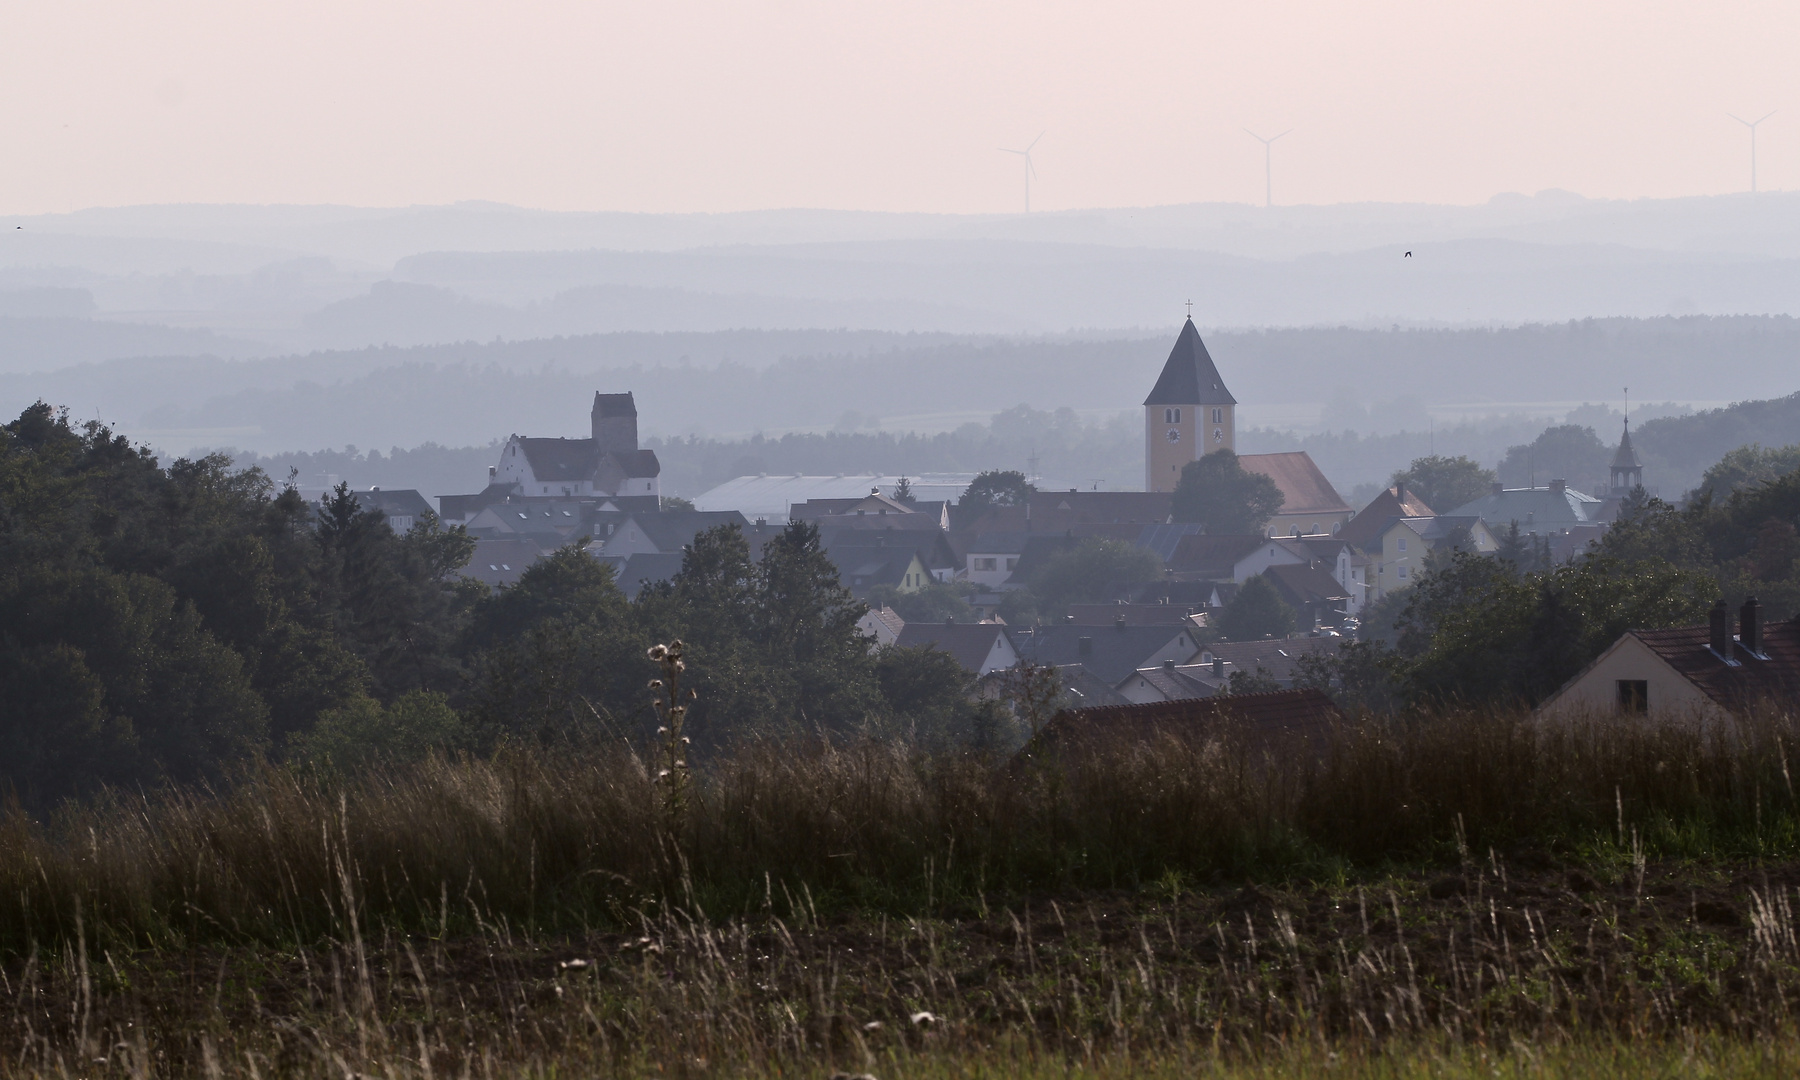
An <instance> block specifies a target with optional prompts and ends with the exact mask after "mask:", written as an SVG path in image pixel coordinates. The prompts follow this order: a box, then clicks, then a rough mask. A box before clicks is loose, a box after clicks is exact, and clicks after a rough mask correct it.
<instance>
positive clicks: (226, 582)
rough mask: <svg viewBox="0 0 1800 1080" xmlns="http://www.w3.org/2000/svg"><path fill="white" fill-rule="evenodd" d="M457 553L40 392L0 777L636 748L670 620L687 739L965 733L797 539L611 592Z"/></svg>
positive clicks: (945, 696)
mask: <svg viewBox="0 0 1800 1080" xmlns="http://www.w3.org/2000/svg"><path fill="white" fill-rule="evenodd" d="M472 549H473V542H472V541H471V540H470V539H469V538H468V536H467V535H466V534H465V533H463V532H462V531H461V530H460V529H451V530H445V529H443V528H441V527H439V525H438V524H437V522H436V521H435V520H431V521H427V522H423V523H420V524H418V525H416V526H415V527H414V528H412V529H411V530H410V531H408V532H407V533H405V534H403V535H400V534H396V533H394V531H393V530H392V529H390V528H389V527H388V525H387V523H386V519H385V518H384V517H382V516H381V515H380V514H379V513H377V512H365V511H363V510H362V509H361V507H360V506H359V504H358V503H357V501H356V499H355V498H354V496H353V495H352V494H351V493H350V492H349V490H348V488H347V487H340V488H339V489H338V490H337V491H335V492H334V493H333V494H332V495H331V496H330V497H329V498H327V499H326V500H325V501H324V502H323V503H322V504H314V503H308V502H307V501H306V500H304V499H302V498H301V497H300V495H299V494H298V493H297V492H296V491H295V490H294V489H292V488H290V487H281V486H278V485H276V484H275V483H273V482H272V481H271V480H270V479H269V478H268V477H267V476H266V475H265V474H263V473H261V472H259V471H256V470H238V469H235V468H234V467H233V465H232V463H231V461H230V460H229V459H227V458H225V457H223V456H217V455H215V456H211V457H207V458H203V459H200V460H197V461H186V460H183V461H177V462H175V463H173V464H172V465H170V466H168V467H166V468H164V467H161V466H159V465H158V463H157V461H156V460H155V458H154V457H153V456H152V455H151V454H150V453H149V452H148V451H147V450H144V449H142V448H136V447H133V446H131V445H130V444H129V442H128V441H127V440H125V439H124V438H122V437H119V436H116V435H114V434H113V433H112V432H110V431H109V430H107V429H106V428H105V427H103V426H101V425H99V424H94V423H90V424H87V425H85V426H83V427H79V428H78V427H75V426H73V425H71V424H70V422H69V421H68V419H67V417H66V416H62V415H58V414H56V413H55V412H54V411H53V410H51V409H50V408H49V407H48V406H45V405H42V404H38V405H35V406H32V407H31V408H28V409H26V410H25V411H24V413H23V414H21V415H20V417H19V418H18V419H17V420H16V421H14V422H12V423H10V424H7V425H5V426H4V427H0V783H4V784H6V785H8V786H9V787H10V789H11V791H12V792H13V793H14V794H15V795H17V796H18V797H19V798H20V799H21V800H23V801H24V802H25V803H27V804H28V805H33V806H44V805H47V804H49V803H50V802H51V801H54V800H55V799H58V798H61V797H65V796H69V795H77V794H81V793H84V792H89V791H92V790H94V789H96V788H98V787H100V786H102V785H116V786H127V787H143V786H152V785H156V784H160V783H165V782H169V783H183V784H192V783H206V784H218V783H223V782H226V781H228V780H229V779H230V778H231V777H232V776H233V775H234V774H235V773H236V772H237V771H238V770H240V769H241V768H243V767H244V766H246V765H248V764H250V763H251V762H254V761H256V760H258V759H261V758H276V759H287V760H299V761H307V760H310V761H318V762H323V763H331V762H345V761H351V760H362V759H364V758H366V757H368V756H369V755H372V754H388V755H400V756H406V755H416V754H419V753H422V752H424V750H425V749H427V748H429V747H433V746H437V747H449V748H461V749H469V750H475V751H487V750H492V749H493V748H495V747H497V746H499V745H501V744H503V743H505V742H507V741H509V740H520V739H529V740H537V741H552V742H554V741H556V740H577V741H579V740H582V739H588V738H593V737H596V736H597V735H600V734H607V735H612V736H619V737H635V736H636V735H639V734H641V733H642V732H643V729H644V728H645V727H646V726H653V722H652V719H651V712H650V708H649V701H650V697H649V693H648V691H647V690H646V689H645V684H646V681H647V680H648V679H649V678H650V677H651V676H652V675H653V674H654V667H653V665H651V664H649V663H648V662H647V661H646V659H645V650H646V648H647V647H648V646H649V645H650V644H651V643H653V642H657V641H666V640H669V639H672V638H677V637H685V638H687V639H689V640H690V641H691V645H690V656H691V657H692V658H693V660H694V661H695V663H696V667H697V672H698V674H697V679H696V681H695V682H694V683H693V684H692V685H694V686H695V688H697V689H698V690H699V693H700V699H699V701H698V702H697V704H696V708H695V712H694V714H693V720H694V723H693V725H692V728H691V730H692V733H693V735H694V737H695V740H696V742H697V743H699V744H700V746H701V748H702V749H703V750H704V749H705V748H706V747H707V746H708V745H717V744H719V743H722V742H727V741H730V740H731V739H733V738H734V737H736V736H738V735H741V734H750V733H755V734H796V735H797V734H802V733H814V734H816V733H818V732H821V731H834V730H835V731H861V730H882V729H898V728H902V727H904V728H907V729H911V730H917V731H919V732H921V733H922V734H925V735H926V736H928V737H931V736H934V735H944V736H946V737H948V733H951V732H953V731H957V732H962V733H963V734H967V733H968V732H973V731H977V730H978V729H980V726H981V724H983V723H986V722H989V721H990V720H991V719H992V718H991V716H987V715H986V714H982V713H981V711H980V710H979V709H978V708H977V707H976V706H975V705H974V704H973V703H972V702H971V700H970V698H969V695H968V693H967V690H968V686H967V681H966V679H965V677H964V676H963V674H962V672H961V670H960V669H959V668H957V666H956V665H955V663H954V662H952V661H951V660H950V659H949V658H948V657H947V656H944V655H943V654H923V653H918V652H910V651H903V650H889V651H885V652H882V653H880V654H871V653H870V652H869V649H868V643H867V640H866V639H865V638H863V637H862V636H861V635H860V634H859V633H858V632H857V631H856V629H855V623H856V620H857V618H859V617H860V616H861V614H862V611H863V607H862V605H861V604H860V603H858V602H857V601H855V600H854V599H852V598H851V597H850V595H849V594H848V592H846V591H845V590H844V589H843V588H842V587H841V586H840V585H839V584H838V575H837V571H836V569H835V568H834V567H833V566H832V565H831V563H830V562H829V560H827V559H826V557H825V555H824V553H823V552H822V551H821V550H820V547H819V543H818V536H817V533H816V531H815V530H813V529H811V528H810V527H807V526H794V527H792V528H790V529H788V530H787V531H785V532H784V533H782V534H781V535H780V536H778V537H777V538H776V539H774V540H773V541H771V542H769V543H768V544H766V545H765V546H764V548H763V551H762V553H761V556H760V558H759V559H753V558H752V556H751V552H750V550H749V547H748V545H747V543H746V542H745V540H744V538H743V537H742V535H741V534H739V533H737V532H736V531H735V530H724V531H720V532H718V533H714V534H708V535H707V536H706V537H704V538H702V540H701V541H700V542H697V543H696V544H695V545H694V547H693V551H692V553H691V554H690V556H689V557H688V560H687V562H686V564H685V565H684V567H683V569H682V572H681V573H680V574H679V575H678V576H677V577H676V579H675V580H674V582H672V583H670V584H668V585H666V586H663V587H661V588H656V589H649V590H646V591H645V592H644V593H643V594H642V595H640V596H639V597H638V599H637V601H636V602H635V603H631V602H628V601H627V600H626V599H625V597H624V595H623V593H621V592H620V591H619V589H618V587H617V585H616V584H615V583H614V581H613V576H612V571H611V569H610V567H608V566H607V565H605V564H603V563H601V562H600V561H598V560H596V559H594V558H592V557H591V556H590V555H588V554H587V553H585V552H584V551H582V550H579V549H577V548H569V549H565V550H563V551H560V552H558V553H556V554H555V555H553V556H551V557H550V558H547V559H544V560H542V561H540V562H539V563H537V564H535V565H534V566H533V567H532V568H531V569H530V570H529V571H528V572H527V573H526V574H525V576H524V578H523V579H522V580H521V581H520V582H519V583H518V584H517V585H516V586H515V587H513V588H510V589H507V590H504V591H501V592H498V593H491V592H489V591H488V589H487V588H486V587H485V586H483V585H481V584H479V583H477V582H474V581H472V580H470V579H467V578H464V577H463V576H462V575H461V574H460V573H459V570H460V568H461V567H462V566H463V565H464V564H465V563H466V561H467V560H468V557H469V555H470V553H471V551H472Z"/></svg>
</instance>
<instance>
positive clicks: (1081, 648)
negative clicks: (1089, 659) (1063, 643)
mask: <svg viewBox="0 0 1800 1080" xmlns="http://www.w3.org/2000/svg"><path fill="white" fill-rule="evenodd" d="M1075 651H1076V652H1077V653H1079V654H1080V655H1082V656H1092V655H1094V639H1093V638H1091V637H1078V638H1076V639H1075Z"/></svg>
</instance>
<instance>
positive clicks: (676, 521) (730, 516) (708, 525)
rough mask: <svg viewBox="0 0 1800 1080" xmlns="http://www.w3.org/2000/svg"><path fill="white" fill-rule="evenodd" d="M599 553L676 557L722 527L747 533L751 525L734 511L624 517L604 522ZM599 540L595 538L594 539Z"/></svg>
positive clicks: (679, 512) (660, 512)
mask: <svg viewBox="0 0 1800 1080" xmlns="http://www.w3.org/2000/svg"><path fill="white" fill-rule="evenodd" d="M604 524H605V525H606V526H610V528H608V530H607V535H606V537H605V539H603V540H601V543H600V551H601V553H602V554H605V555H614V556H620V557H629V556H632V555H679V554H680V553H681V552H682V551H683V550H684V549H685V548H686V547H687V546H688V545H689V544H692V543H693V542H694V537H696V536H698V535H700V534H701V533H703V532H705V531H706V530H708V529H716V528H718V527H719V526H721V525H736V526H737V527H738V529H739V530H740V531H744V532H748V531H749V527H750V523H749V522H748V521H746V520H744V515H742V514H740V513H738V512H737V511H736V510H714V511H707V510H662V511H658V512H656V513H653V514H644V513H633V514H625V515H623V516H622V517H621V518H620V519H619V520H618V521H616V522H614V521H606V522H604ZM596 539H598V538H596Z"/></svg>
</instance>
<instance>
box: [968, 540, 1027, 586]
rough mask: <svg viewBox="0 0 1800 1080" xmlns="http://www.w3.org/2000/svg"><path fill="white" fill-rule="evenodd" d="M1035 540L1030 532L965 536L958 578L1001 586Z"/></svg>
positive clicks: (970, 582) (985, 584)
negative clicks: (1027, 547)
mask: <svg viewBox="0 0 1800 1080" xmlns="http://www.w3.org/2000/svg"><path fill="white" fill-rule="evenodd" d="M1031 539H1032V534H1031V533H1028V532H987V533H980V534H978V535H975V536H971V537H965V538H964V545H965V546H964V547H963V568H962V570H961V571H960V572H958V573H957V575H956V576H957V578H958V580H962V581H967V582H968V583H969V584H971V585H977V586H980V587H982V588H986V589H998V588H1000V587H1002V586H1003V585H1005V584H1006V583H1007V580H1008V579H1009V578H1011V577H1012V574H1013V571H1014V570H1017V569H1018V568H1019V557H1020V556H1021V555H1023V554H1024V553H1025V546H1026V544H1028V543H1029V542H1030V541H1031Z"/></svg>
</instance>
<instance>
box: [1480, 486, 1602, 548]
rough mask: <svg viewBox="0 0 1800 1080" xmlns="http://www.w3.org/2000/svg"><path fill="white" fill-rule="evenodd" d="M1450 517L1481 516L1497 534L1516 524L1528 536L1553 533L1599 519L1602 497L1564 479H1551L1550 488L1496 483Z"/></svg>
mask: <svg viewBox="0 0 1800 1080" xmlns="http://www.w3.org/2000/svg"><path fill="white" fill-rule="evenodd" d="M1450 516H1452V517H1478V518H1480V519H1481V520H1483V521H1485V522H1487V525H1488V528H1490V529H1492V530H1493V531H1494V532H1495V533H1504V532H1506V531H1508V529H1509V528H1510V527H1511V526H1512V525H1513V524H1515V523H1516V524H1517V525H1518V526H1519V532H1521V533H1523V534H1524V535H1526V536H1552V535H1555V534H1557V533H1562V532H1567V531H1568V530H1569V529H1572V528H1574V527H1575V526H1577V525H1587V524H1591V523H1593V522H1597V521H1599V520H1600V516H1601V500H1599V499H1596V498H1594V497H1593V496H1592V495H1584V494H1583V493H1581V492H1579V491H1576V490H1575V489H1574V488H1572V487H1570V486H1569V485H1568V484H1566V483H1564V482H1563V481H1561V480H1552V481H1550V486H1549V487H1541V488H1540V487H1529V488H1503V487H1501V486H1500V485H1499V484H1495V485H1494V487H1493V490H1492V491H1490V492H1488V493H1487V494H1486V495H1483V496H1482V497H1481V498H1479V499H1476V500H1474V501H1473V502H1468V503H1464V504H1463V505H1461V506H1459V507H1457V508H1456V509H1454V510H1452V511H1450Z"/></svg>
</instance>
